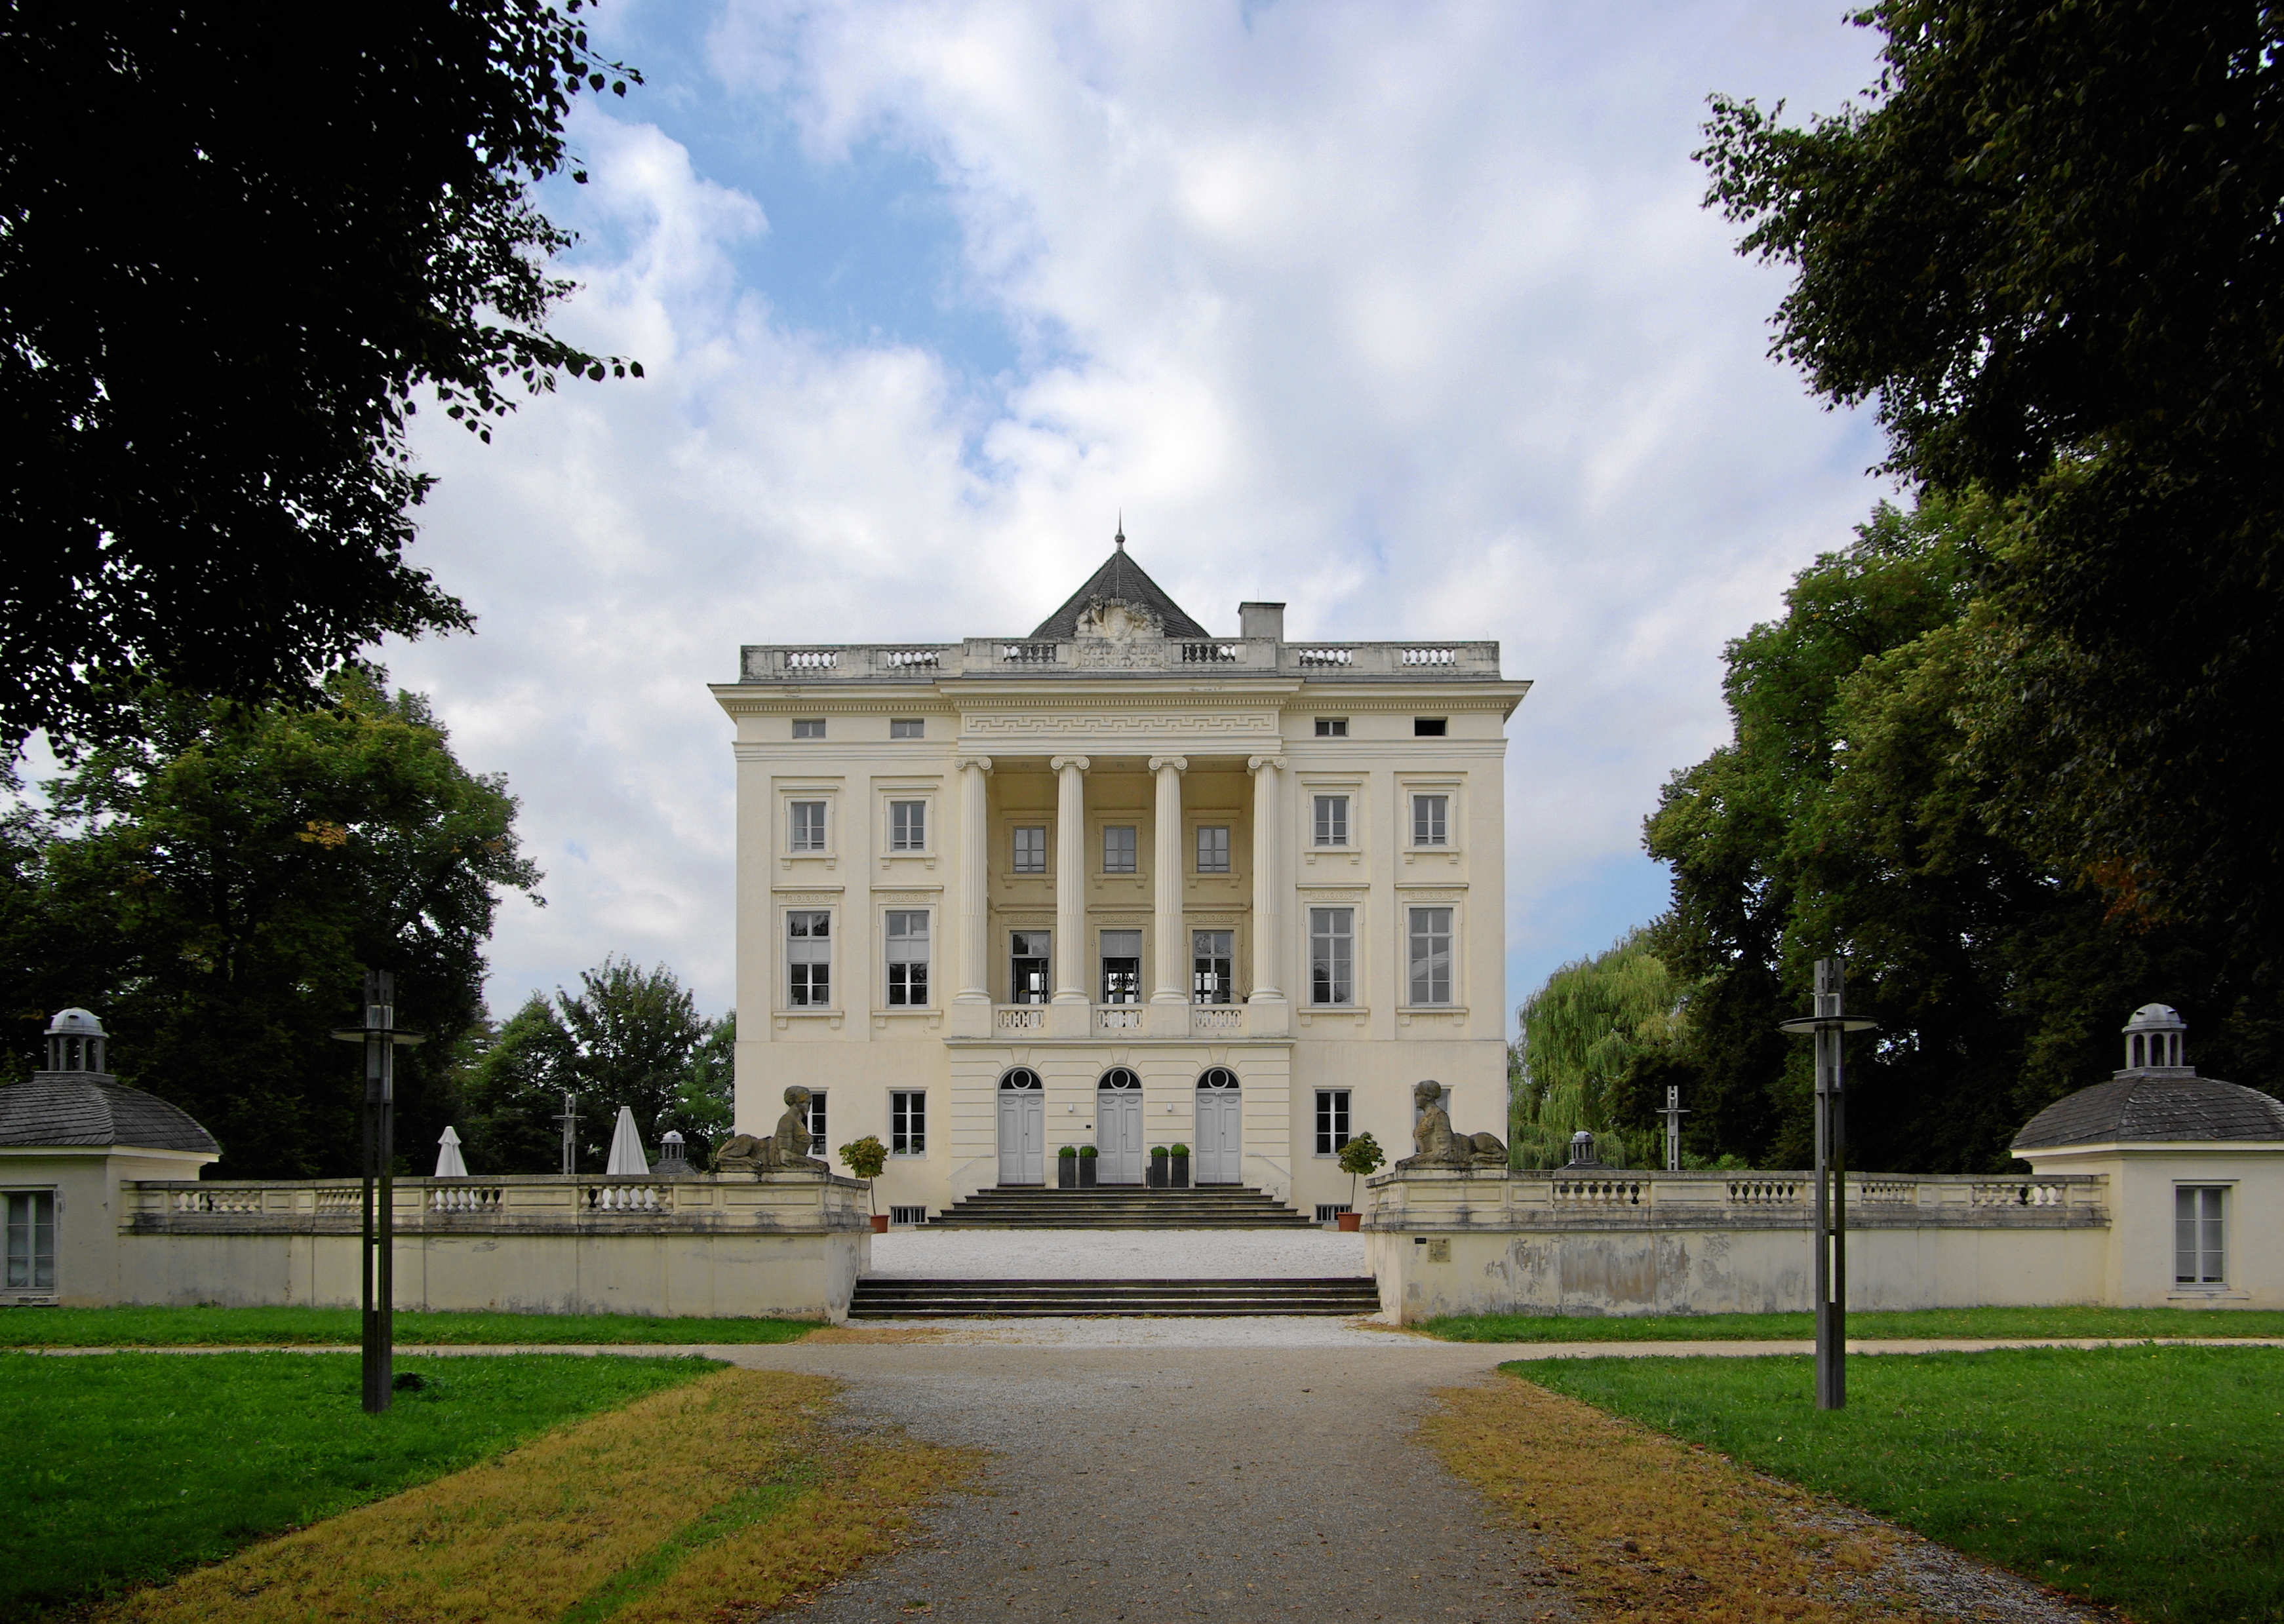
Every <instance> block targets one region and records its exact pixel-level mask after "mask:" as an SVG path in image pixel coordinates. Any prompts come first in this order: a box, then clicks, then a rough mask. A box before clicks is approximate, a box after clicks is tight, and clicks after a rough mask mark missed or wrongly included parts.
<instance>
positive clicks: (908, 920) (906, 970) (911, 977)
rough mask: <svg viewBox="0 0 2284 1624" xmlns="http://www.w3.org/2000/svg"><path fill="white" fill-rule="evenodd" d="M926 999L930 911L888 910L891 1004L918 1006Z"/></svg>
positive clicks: (908, 1006)
mask: <svg viewBox="0 0 2284 1624" xmlns="http://www.w3.org/2000/svg"><path fill="white" fill-rule="evenodd" d="M927 1001H928V917H927V910H925V909H912V910H909V911H908V910H903V909H892V910H889V913H888V1007H889V1008H890V1009H892V1010H893V1009H905V1008H917V1007H918V1006H919V1005H921V1004H925V1003H927Z"/></svg>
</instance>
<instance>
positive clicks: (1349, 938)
mask: <svg viewBox="0 0 2284 1624" xmlns="http://www.w3.org/2000/svg"><path fill="white" fill-rule="evenodd" d="M1309 1002H1310V1003H1355V1002H1356V910H1355V909H1353V908H1311V909H1310V910H1309Z"/></svg>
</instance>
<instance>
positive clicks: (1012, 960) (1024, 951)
mask: <svg viewBox="0 0 2284 1624" xmlns="http://www.w3.org/2000/svg"><path fill="white" fill-rule="evenodd" d="M1007 944H1008V960H1007V997H1008V1002H1010V1003H1046V1002H1047V1000H1048V999H1050V998H1052V996H1053V995H1054V988H1053V987H1052V985H1051V984H1050V983H1049V980H1048V977H1049V976H1051V975H1052V973H1053V972H1054V966H1053V963H1052V961H1053V958H1054V933H1053V932H1052V931H1010V932H1008V933H1007Z"/></svg>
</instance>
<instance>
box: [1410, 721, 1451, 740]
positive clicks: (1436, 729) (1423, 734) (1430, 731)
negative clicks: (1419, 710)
mask: <svg viewBox="0 0 2284 1624" xmlns="http://www.w3.org/2000/svg"><path fill="white" fill-rule="evenodd" d="M1446 725H1447V724H1446V723H1445V722H1444V720H1443V717H1441V716H1414V717H1413V718H1412V738H1443V732H1444V729H1445V727H1446Z"/></svg>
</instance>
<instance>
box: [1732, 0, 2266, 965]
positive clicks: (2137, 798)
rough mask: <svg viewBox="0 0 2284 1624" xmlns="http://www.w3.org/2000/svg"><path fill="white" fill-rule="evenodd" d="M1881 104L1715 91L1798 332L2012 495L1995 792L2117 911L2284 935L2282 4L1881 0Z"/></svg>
mask: <svg viewBox="0 0 2284 1624" xmlns="http://www.w3.org/2000/svg"><path fill="white" fill-rule="evenodd" d="M1856 21H1857V22H1858V24H1859V25H1861V26H1867V27H1876V28H1878V29H1879V30H1881V32H1882V33H1883V34H1884V35H1885V36H1886V44H1885V48H1884V52H1883V68H1882V71H1881V74H1880V77H1879V80H1878V82H1876V83H1875V84H1874V85H1873V86H1872V87H1871V88H1870V90H1869V91H1868V92H1867V96H1868V98H1869V100H1868V105H1866V106H1863V107H1851V108H1848V109H1844V110H1843V111H1842V112H1841V113H1837V114H1835V115H1834V116H1831V117H1827V118H1820V119H1813V120H1811V121H1810V122H1809V123H1808V124H1807V125H1806V126H1805V127H1798V126H1788V125H1787V124H1785V123H1783V122H1782V121H1781V114H1782V108H1781V106H1779V107H1778V108H1777V109H1774V110H1772V111H1770V112H1765V113H1764V112H1763V111H1762V110H1761V109H1759V108H1757V107H1756V106H1755V105H1753V104H1752V103H1751V102H1749V101H1741V100H1736V99H1733V98H1715V101H1714V111H1713V117H1712V121H1711V122H1710V124H1709V127H1708V134H1709V144H1708V145H1707V147H1706V149H1705V150H1704V152H1701V154H1700V156H1701V158H1702V159H1703V160H1705V161H1706V162H1707V163H1708V164H1709V167H1710V169H1711V173H1712V177H1713V179H1712V187H1711V191H1710V193H1709V198H1708V201H1709V202H1710V203H1717V204H1719V205H1720V206H1721V207H1723V208H1724V209H1725V211H1726V212H1727V214H1728V215H1729V216H1730V217H1731V218H1733V219H1734V220H1737V221H1740V222H1741V223H1745V224H1746V225H1747V226H1748V232H1747V235H1746V236H1745V238H1744V239H1743V243H1742V248H1743V251H1744V252H1747V253H1749V254H1759V255H1762V256H1764V257H1767V258H1772V259H1775V260H1779V261H1781V262H1787V263H1788V264H1790V265H1791V266H1793V267H1794V268H1795V270H1796V272H1797V278H1796V280H1795V284H1794V286H1793V289H1792V292H1791V293H1790V294H1789V295H1788V296H1787V299H1786V300H1785V301H1784V303H1783V305H1782V307H1781V308H1780V309H1779V314H1778V317H1777V323H1776V329H1777V332H1776V340H1775V344H1774V348H1775V350H1776V352H1777V353H1778V354H1779V355H1784V356H1786V357H1787V358H1789V359H1791V360H1793V361H1794V362H1795V363H1798V364H1799V365H1800V366H1801V367H1802V368H1803V370H1804V371H1806V373H1807V375H1808V377H1809V379H1810V381H1811V384H1812V386H1814V387H1815V388H1816V389H1817V390H1818V391H1819V393H1821V394H1824V395H1825V396H1826V398H1827V399H1829V400H1831V401H1833V402H1839V403H1845V404H1854V403H1858V402H1866V401H1871V402H1876V404H1877V409H1878V412H1879V416H1880V418H1881V422H1882V424H1883V425H1884V426H1885V427H1886V429H1887V432H1888V436H1889V458H1888V464H1887V466H1888V467H1889V469H1890V470H1892V471H1894V472H1897V473H1900V474H1902V475H1905V477H1907V478H1909V479H1912V480H1918V481H1924V482H1925V483H1926V484H1928V486H1929V487H1931V488H1934V489H1936V490H1939V491H1944V492H1949V493H1952V494H1953V495H1955V496H1959V495H1964V494H1965V493H1967V492H1969V491H1970V490H1974V489H1977V488H1979V489H1982V490H1984V491H1987V492H1989V493H1991V495H1993V496H1997V497H1999V498H2001V499H2006V500H2008V501H2010V502H2013V503H2014V504H2015V506H2014V512H2015V514H2016V522H2015V524H2014V526H2013V527H2012V529H2011V533H2010V534H2009V535H2006V537H2005V538H2004V540H2003V544H1999V545H1994V547H1993V548H1992V550H1991V555H1990V558H1989V559H1988V563H1989V566H1990V569H1991V579H1990V582H1989V592H1988V603H1987V605H1985V613H1984V616H1983V625H1982V626H1981V627H1980V629H1979V633H1978V635H1979V636H1981V637H1982V638H1983V640H1984V642H1985V644H1986V645H1987V647H1986V650H1985V656H1984V657H1983V658H1982V659H1981V660H1979V661H1977V662H1971V664H1973V665H1975V666H1979V676H1978V674H1977V671H1976V670H1975V669H1970V670H1969V671H1968V672H1967V674H1966V676H1967V681H1966V683H1965V685H1964V686H1962V687H1961V688H1960V690H1959V693H1958V704H1959V711H1960V713H1961V714H1962V716H1963V717H1964V719H1965V720H1966V722H1967V724H1968V727H1969V736H1968V738H1967V739H1966V741H1965V743H1966V744H1967V745H1968V746H1971V747H1972V748H1973V749H1974V750H1975V752H1976V753H1977V755H1978V757H1979V765H1978V766H1977V767H1976V769H1975V772H1974V776H1975V777H1976V779H1977V781H1978V783H1979V785H1980V787H1981V788H1982V790H1983V791H1984V792H1986V793H1987V794H1988V796H1989V797H1990V805H1991V815H1990V816H1991V819H1992V821H1994V822H1995V823H1997V824H1999V826H2001V827H2003V828H2005V829H2006V831H2007V832H2009V834H2010V836H2011V838H2012V839H2013V840H2014V843H2015V844H2017V845H2018V846H2020V847H2022V849H2024V850H2025V851H2028V852H2031V853H2035V854H2036V855H2037V859H2038V864H2039V866H2041V867H2042V868H2044V869H2045V870H2047V871H2051V872H2052V873H2053V875H2055V876H2058V877H2061V878H2068V879H2069V880H2072V881H2085V882H2089V883H2091V884H2092V885H2094V886H2097V887H2098V888H2099V889H2100V891H2101V892H2102V894H2103V895H2104V896H2105V898H2106V900H2107V901H2108V904H2109V906H2110V907H2111V908H2112V909H2114V910H2117V912H2118V913H2119V914H2120V915H2121V916H2122V917H2130V918H2131V919H2133V920H2136V921H2139V923H2141V924H2143V925H2152V926H2155V925H2169V926H2180V927H2184V928H2186V929H2190V930H2193V931H2195V932H2198V933H2202V935H2203V936H2204V937H2205V938H2206V939H2208V940H2209V941H2212V942H2213V943H2214V944H2215V945H2225V946H2226V947H2227V949H2229V950H2230V951H2231V953H2232V955H2233V957H2234V959H2235V960H2237V961H2239V962H2240V963H2241V964H2245V965H2249V966H2251V967H2253V968H2254V969H2255V970H2257V971H2258V972H2260V973H2263V974H2265V975H2269V976H2271V977H2272V976H2273V974H2274V973H2275V972H2276V969H2277V966H2278V964H2279V953H2280V939H2284V902H2280V896H2279V887H2278V875H2279V863H2280V857H2284V831H2280V827H2279V824H2278V823H2277V820H2276V819H2275V818H2274V817H2273V816H2272V808H2271V799H2272V785H2274V784H2276V783H2277V782H2279V781H2280V780H2284V734H2280V733H2279V731H2278V730H2277V729H2276V728H2275V727H2274V725H2273V718H2274V716H2275V714H2276V712H2277V709H2278V707H2279V702H2280V699H2284V613H2280V611H2284V571H2280V570H2279V568H2278V541H2279V536H2280V533H2284V455H2280V453H2284V443H2280V438H2284V301H2279V300H2278V299H2277V297H2276V290H2277V288H2278V286H2279V285H2280V276H2284V224H2280V216H2279V215H2278V212H2277V207H2276V199H2278V198H2279V197H2280V196H2284V123H2280V120H2279V110H2280V101H2284V10H2279V9H2278V8H2276V7H2273V6H2261V5H2213V4H2198V3H2196V0H2080V3H2078V4H2069V5H2052V4H2043V3H2042V0H1884V3H1881V4H1873V5H1872V6H1870V7H1868V8H1867V9H1866V10H1864V11H1862V12H1859V13H1858V14H1857V17H1856Z"/></svg>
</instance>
